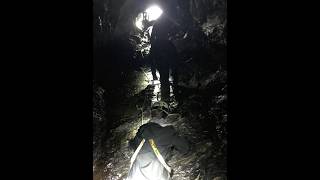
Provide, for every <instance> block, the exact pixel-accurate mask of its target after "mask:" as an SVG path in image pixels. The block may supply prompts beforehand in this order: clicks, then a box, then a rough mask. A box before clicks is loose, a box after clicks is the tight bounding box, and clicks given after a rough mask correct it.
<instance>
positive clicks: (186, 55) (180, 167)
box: [93, 0, 228, 180]
mask: <svg viewBox="0 0 320 180" xmlns="http://www.w3.org/2000/svg"><path fill="white" fill-rule="evenodd" d="M93 5H94V9H93V13H94V15H93V18H94V19H93V22H94V24H93V32H94V39H93V44H94V49H93V52H94V69H93V72H94V76H93V77H94V79H93V84H94V86H93V94H94V96H93V172H94V173H93V179H94V180H102V179H103V180H105V179H110V180H111V179H112V180H115V179H119V180H120V179H141V180H143V178H141V177H140V176H139V175H138V174H135V173H134V172H133V170H132V168H133V169H134V168H136V167H137V165H136V163H137V162H138V161H139V158H140V159H141V158H142V155H141V152H144V151H147V150H148V149H147V145H148V143H145V144H144V145H143V146H142V150H141V152H139V153H138V155H137V157H136V158H137V159H136V160H135V161H134V163H133V166H132V168H131V167H130V160H131V158H132V156H133V154H134V152H135V150H136V149H137V147H135V148H131V145H130V142H132V140H133V139H136V138H137V136H138V134H139V132H140V131H141V130H139V128H142V127H148V126H146V124H152V123H151V122H154V123H156V124H160V125H161V126H163V127H164V128H165V127H167V126H168V127H172V128H173V129H174V130H175V134H176V135H178V136H179V137H183V138H184V139H185V140H186V142H187V144H188V148H187V149H188V152H187V153H186V154H183V153H180V151H179V146H178V148H173V149H170V151H169V152H168V155H163V156H165V162H166V163H167V165H168V166H169V167H170V168H171V169H172V172H171V175H169V177H170V176H171V177H170V178H171V179H172V180H182V179H192V180H196V179H197V180H200V179H202V180H207V179H208V180H209V179H210V180H211V179H215V180H218V179H220V180H221V179H227V162H226V159H227V134H228V133H227V117H228V113H227V96H228V94H227V56H226V52H227V10H226V6H227V2H226V0H190V1H183V0H173V1H167V0H158V1H147V0H141V1H135V0H121V1H119V0H94V1H93ZM155 5H157V6H155ZM150 7H152V8H151V9H150ZM159 9H160V10H159ZM160 12H162V13H160ZM152 13H156V14H157V15H154V14H152ZM156 16H159V17H157V18H155V17H156ZM156 110H157V111H159V112H161V113H162V114H164V115H163V116H161V117H159V118H158V120H155V117H154V113H153V112H156ZM143 125H144V126H143ZM150 127H151V126H150ZM151 129H152V128H151ZM138 130H139V131H138ZM145 132H147V130H145ZM155 132H157V133H158V132H160V130H159V131H155ZM161 132H166V131H162V130H161ZM164 134H167V133H164ZM139 135H141V136H143V137H144V134H143V133H142V134H139ZM162 136H164V135H163V133H160V134H158V135H156V136H155V137H152V138H153V139H154V140H155V142H156V144H158V145H159V147H158V148H159V149H160V150H159V151H160V154H163V153H164V152H166V151H164V150H162V149H161V148H162V146H161V145H162V144H161V143H162V140H158V139H157V138H161V137H162ZM146 137H147V136H145V138H146ZM148 138H150V137H149V136H148ZM167 138H168V137H167ZM164 139H165V138H164ZM170 139H171V138H168V139H167V140H165V141H164V144H165V142H168V141H169V140H170ZM140 141H141V140H140ZM140 141H139V143H140ZM146 142H147V141H146ZM146 144H147V145H146ZM138 145H139V144H138ZM150 147H151V146H150ZM150 147H149V150H150V149H151V150H150V151H151V152H153V151H152V148H150ZM182 149H185V148H182ZM180 150H181V149H180ZM151 154H153V153H151ZM152 157H153V158H154V159H153V160H154V161H160V160H159V159H158V158H157V157H156V156H154V155H153V156H152ZM143 160H145V159H143ZM162 165H163V164H162ZM162 165H159V167H158V170H159V168H160V167H162V169H161V168H160V169H161V171H162V170H163V171H164V172H166V169H163V166H162ZM146 171H147V172H148V173H150V174H151V175H150V176H155V173H156V172H150V171H151V170H146ZM152 173H153V174H152ZM161 177H162V176H161ZM169 177H162V179H168V178H169ZM152 178H153V179H156V178H155V177H152ZM160 179H161V178H160Z"/></svg>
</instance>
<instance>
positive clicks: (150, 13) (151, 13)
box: [136, 5, 162, 29]
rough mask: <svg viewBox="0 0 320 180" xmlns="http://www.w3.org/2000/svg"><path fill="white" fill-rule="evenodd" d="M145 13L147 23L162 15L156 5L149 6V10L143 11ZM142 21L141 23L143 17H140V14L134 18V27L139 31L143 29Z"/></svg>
mask: <svg viewBox="0 0 320 180" xmlns="http://www.w3.org/2000/svg"><path fill="white" fill-rule="evenodd" d="M145 12H146V15H147V19H148V20H149V21H153V20H156V19H158V18H159V17H160V16H161V14H162V10H161V9H160V7H159V6H157V5H153V6H150V7H149V8H147V9H146V10H145ZM142 21H143V15H142V13H140V14H139V15H138V16H137V18H136V26H137V27H138V28H139V29H142V28H143V25H142Z"/></svg>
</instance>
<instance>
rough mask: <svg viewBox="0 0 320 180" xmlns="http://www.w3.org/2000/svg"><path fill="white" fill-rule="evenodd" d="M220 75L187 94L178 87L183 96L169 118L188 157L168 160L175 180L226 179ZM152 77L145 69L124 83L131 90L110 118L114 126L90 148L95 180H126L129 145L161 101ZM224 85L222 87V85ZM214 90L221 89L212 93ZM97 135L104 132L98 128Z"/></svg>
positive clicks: (172, 106)
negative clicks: (187, 144)
mask: <svg viewBox="0 0 320 180" xmlns="http://www.w3.org/2000/svg"><path fill="white" fill-rule="evenodd" d="M221 75H223V73H222V71H221V70H220V71H219V72H216V73H215V75H214V76H212V75H211V76H212V79H211V80H209V81H210V82H208V83H206V86H207V87H208V88H207V89H206V88H203V89H202V90H194V89H191V90H188V88H183V87H181V90H180V91H179V92H180V93H182V94H183V101H181V100H180V101H179V102H173V103H172V104H171V109H170V114H169V116H168V118H167V120H168V121H169V122H170V123H171V124H172V125H173V126H174V127H175V129H176V130H177V131H178V132H179V133H180V135H181V136H184V137H186V139H187V140H188V141H189V142H190V144H191V152H190V153H189V154H188V155H186V156H181V155H180V154H179V153H176V152H174V153H173V156H172V158H171V159H170V160H169V161H168V164H169V166H171V167H172V169H173V171H174V173H173V176H172V179H173V180H200V179H201V180H212V179H226V176H225V175H226V156H227V154H226V146H227V140H226V129H225V127H226V121H227V114H226V111H225V108H224V107H223V106H222V105H221V104H225V102H226V93H224V91H221V87H222V88H225V86H223V85H222V86H221V78H220V79H218V77H220V76H221ZM225 76H226V75H225ZM151 77H152V76H151V72H150V70H149V69H148V68H142V69H141V71H137V72H136V76H135V77H134V78H133V81H131V84H129V85H128V89H130V87H133V88H131V90H132V91H131V93H129V95H128V96H126V97H124V98H123V100H122V102H121V103H119V105H118V106H115V111H117V112H118V113H116V114H117V115H116V116H115V117H114V118H115V119H113V120H110V121H112V122H113V123H112V129H111V130H110V132H109V133H108V136H107V137H106V138H105V139H104V140H103V142H97V145H96V146H95V147H94V154H93V160H94V162H93V172H94V174H93V179H94V180H124V179H125V178H126V175H127V173H128V170H129V165H130V158H131V156H132V154H133V151H131V150H129V148H128V141H129V140H130V139H131V138H133V137H134V136H135V133H136V132H137V130H138V128H139V127H140V126H141V125H142V124H143V123H146V122H147V121H148V120H149V118H150V109H151V104H152V103H154V102H157V101H158V100H159V99H160V98H161V95H160V97H159V86H160V85H159V82H154V81H151ZM216 81H219V82H220V83H217V82H216ZM222 84H224V85H225V82H222ZM129 86H130V87H129ZM216 87H220V88H219V89H218V90H216V89H215V88H216ZM211 90H215V93H214V94H212V93H211V95H208V92H209V94H210V91H211ZM100 93H101V90H100ZM180 95H181V94H180ZM221 102H223V103H221ZM209 121H212V122H214V123H211V122H209ZM213 126H214V127H213ZM213 131H214V132H215V133H212V132H213ZM99 133H100V134H101V133H107V132H104V131H103V130H101V131H100V132H99ZM99 133H97V134H99ZM97 137H99V136H97Z"/></svg>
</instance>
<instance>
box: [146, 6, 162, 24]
mask: <svg viewBox="0 0 320 180" xmlns="http://www.w3.org/2000/svg"><path fill="white" fill-rule="evenodd" d="M146 12H147V15H148V17H149V21H153V20H156V19H158V18H159V17H160V16H161V14H162V10H161V9H160V8H159V7H158V6H156V5H154V6H151V7H149V8H148V9H147V10H146Z"/></svg>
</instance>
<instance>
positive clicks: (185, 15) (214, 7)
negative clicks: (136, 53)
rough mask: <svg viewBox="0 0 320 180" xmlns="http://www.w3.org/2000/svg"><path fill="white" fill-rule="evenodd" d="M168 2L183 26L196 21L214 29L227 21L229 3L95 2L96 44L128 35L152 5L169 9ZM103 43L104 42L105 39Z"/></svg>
mask: <svg viewBox="0 0 320 180" xmlns="http://www.w3.org/2000/svg"><path fill="white" fill-rule="evenodd" d="M167 2H170V3H171V4H175V5H174V6H177V7H175V10H176V11H177V12H178V17H177V19H178V20H179V21H180V22H181V24H189V23H190V22H192V21H193V20H195V21H197V22H199V23H200V25H204V24H205V23H206V24H205V25H204V26H205V27H206V28H207V29H208V26H214V25H217V24H223V23H225V21H226V7H227V2H226V0H176V3H172V2H171V1H166V0H139V1H137V0H94V1H93V5H94V6H93V12H94V16H93V18H94V21H93V22H94V35H95V36H94V37H95V44H97V43H102V42H99V40H101V39H104V41H107V40H108V39H109V38H111V37H112V35H116V36H128V35H129V34H130V33H131V32H132V31H134V29H135V28H136V27H135V25H134V20H135V17H136V16H137V15H138V14H139V13H140V12H142V11H143V10H145V9H146V8H147V7H148V6H149V5H151V4H160V5H162V6H163V7H166V4H168V3H167ZM101 41H103V40H101Z"/></svg>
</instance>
